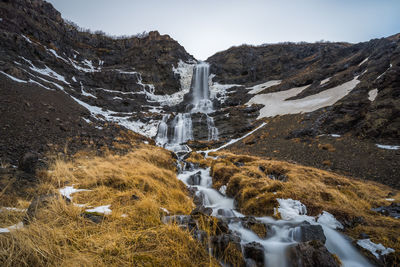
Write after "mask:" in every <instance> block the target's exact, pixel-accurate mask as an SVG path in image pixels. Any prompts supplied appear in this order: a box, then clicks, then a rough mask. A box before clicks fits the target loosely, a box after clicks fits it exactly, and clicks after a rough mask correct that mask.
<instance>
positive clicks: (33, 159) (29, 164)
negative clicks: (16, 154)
mask: <svg viewBox="0 0 400 267" xmlns="http://www.w3.org/2000/svg"><path fill="white" fill-rule="evenodd" d="M38 160H39V157H38V155H37V154H36V153H32V152H27V153H25V154H24V155H23V156H22V157H21V158H20V159H19V161H18V168H19V169H20V170H22V171H24V172H26V173H30V174H34V173H35V170H36V165H37V163H38Z"/></svg>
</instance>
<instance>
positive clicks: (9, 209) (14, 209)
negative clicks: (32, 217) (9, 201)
mask: <svg viewBox="0 0 400 267" xmlns="http://www.w3.org/2000/svg"><path fill="white" fill-rule="evenodd" d="M2 211H15V212H26V211H27V209H19V208H14V207H2V208H0V212H2Z"/></svg>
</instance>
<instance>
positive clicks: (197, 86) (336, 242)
mask: <svg viewBox="0 0 400 267" xmlns="http://www.w3.org/2000/svg"><path fill="white" fill-rule="evenodd" d="M208 78H209V66H208V64H206V63H200V64H198V65H196V67H195V69H194V77H193V83H192V88H191V93H192V102H191V103H190V104H189V105H188V107H190V108H189V109H187V110H190V111H189V112H188V113H179V114H177V115H175V117H174V118H173V119H172V120H171V119H170V116H169V115H165V116H164V117H163V120H162V122H161V123H160V125H159V128H158V134H157V139H156V140H157V143H158V144H160V145H163V146H164V147H166V148H167V149H170V150H172V151H174V152H176V153H177V152H188V151H190V148H189V147H188V146H187V145H185V144H184V143H185V142H187V141H188V140H192V139H193V126H192V119H191V116H192V114H194V113H202V114H205V115H206V116H207V127H208V139H209V140H215V139H218V129H217V128H216V127H215V125H214V120H213V118H212V117H210V116H209V115H208V114H209V113H211V112H213V105H212V101H211V100H210V99H209V94H210V92H209V88H208ZM264 125H265V123H263V124H261V125H260V126H259V127H257V128H256V129H254V130H253V131H251V132H250V133H248V134H246V135H245V136H243V137H242V138H245V137H247V136H248V135H250V134H252V133H253V132H254V131H257V130H258V129H259V128H261V127H263V126H264ZM169 132H170V135H171V136H169V134H168V133H169ZM172 133H173V136H172ZM242 138H238V139H234V140H231V141H230V142H228V143H227V144H225V145H223V146H221V147H219V148H217V149H214V150H209V151H204V152H205V154H206V156H207V154H208V153H209V152H211V151H217V150H219V149H222V148H224V147H226V146H228V145H230V144H233V143H235V142H237V141H239V140H241V139H242ZM179 158H180V160H179V161H180V163H181V162H182V161H181V159H182V157H179ZM183 163H184V164H189V163H185V162H183ZM178 166H179V168H178V169H180V164H178ZM185 169H186V167H184V170H185ZM198 172H200V179H199V181H197V184H195V185H193V182H194V180H197V179H191V182H190V183H189V179H190V177H191V176H192V175H195V174H197V173H198ZM178 178H179V179H180V180H181V181H183V182H184V183H185V184H186V185H187V186H188V187H192V188H195V189H196V194H197V196H199V197H201V199H202V202H203V203H202V204H203V206H205V207H208V208H212V215H213V216H216V217H220V218H223V219H226V220H228V221H229V223H228V226H229V229H230V230H231V231H233V232H234V233H235V234H237V235H238V236H240V238H241V244H242V245H245V244H247V243H249V242H258V243H260V244H261V245H262V247H263V248H264V258H265V266H268V267H281V266H282V267H285V266H287V265H288V263H287V256H286V250H287V248H288V247H289V246H291V245H294V244H296V243H298V240H299V236H300V234H301V233H300V231H301V230H300V227H298V226H299V225H300V224H301V223H303V222H304V221H307V222H309V223H311V224H316V225H321V226H322V227H323V231H324V233H325V236H326V239H327V241H326V247H327V249H328V250H329V251H330V252H331V253H334V254H336V255H338V257H339V258H340V259H341V260H342V263H343V266H345V267H353V266H354V267H356V266H370V264H369V263H368V262H367V261H366V260H365V259H364V258H363V257H362V256H361V255H360V254H359V253H358V251H357V250H356V249H355V248H354V247H353V246H352V245H351V243H350V241H348V240H346V239H345V238H344V237H343V236H342V235H341V234H340V233H339V232H337V231H335V230H334V229H332V228H336V227H338V226H340V223H339V222H337V221H336V220H335V219H334V217H333V216H331V215H330V214H329V213H323V214H322V215H320V216H319V217H318V220H317V219H316V218H314V217H311V216H307V215H306V213H307V209H306V207H305V206H304V205H303V204H301V203H300V202H299V201H296V200H291V199H288V200H284V199H282V200H280V202H279V203H280V207H279V209H278V210H279V212H280V213H281V216H282V218H283V219H282V220H275V219H274V218H272V217H260V218H256V219H257V220H258V221H259V222H260V223H264V224H266V225H268V226H269V227H270V228H269V231H268V236H267V238H260V237H259V236H258V235H256V234H255V233H254V232H252V231H251V230H249V229H246V228H245V227H243V225H242V223H241V221H240V218H242V217H245V216H244V215H243V214H241V213H240V212H238V211H237V210H236V209H235V203H234V199H232V198H229V197H226V196H225V195H224V194H222V193H220V192H219V191H217V190H215V189H213V188H212V177H211V176H210V169H209V168H207V169H201V168H194V169H193V168H192V169H191V170H189V171H181V172H180V173H179V174H178ZM190 184H192V185H190ZM225 190H226V189H225ZM222 191H223V192H224V190H222Z"/></svg>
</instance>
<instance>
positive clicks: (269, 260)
mask: <svg viewBox="0 0 400 267" xmlns="http://www.w3.org/2000/svg"><path fill="white" fill-rule="evenodd" d="M199 171H200V176H201V179H200V182H199V183H198V184H197V185H189V183H188V180H189V178H190V176H191V175H193V174H196V173H197V172H199ZM178 178H179V179H180V180H181V181H183V182H184V183H185V184H186V185H187V186H189V187H194V188H196V189H197V191H196V194H197V195H198V196H202V197H203V205H204V206H205V207H209V208H212V209H213V212H212V215H213V216H217V217H222V218H226V219H231V220H230V221H231V222H230V223H229V224H228V225H229V229H230V230H232V231H233V232H235V233H236V234H238V235H239V236H240V238H241V244H242V245H245V244H247V243H250V242H258V243H260V244H261V245H262V246H263V248H264V257H265V266H268V267H285V266H287V265H288V263H287V259H286V249H287V248H288V247H289V246H291V245H294V244H296V243H298V240H299V236H300V231H301V230H300V227H298V225H299V224H301V223H303V222H304V221H307V222H309V223H310V224H314V225H321V226H322V229H323V231H324V234H325V236H326V243H325V246H326V248H327V249H328V250H329V252H331V253H333V254H336V255H337V256H338V257H339V258H340V259H341V261H342V264H343V265H342V266H344V267H358V266H360V267H361V266H365V267H367V266H371V264H370V263H369V262H368V261H367V260H366V259H365V258H364V257H363V256H362V255H361V254H360V253H359V252H358V251H357V250H356V249H355V248H354V247H353V245H352V244H351V242H350V241H349V240H348V239H346V237H344V236H343V235H342V234H341V233H339V232H337V231H336V230H335V229H336V228H341V227H342V226H341V224H340V223H339V222H338V221H337V220H336V219H335V218H334V217H333V216H332V215H331V214H329V213H327V212H324V213H322V214H321V215H319V216H318V217H317V218H315V217H312V216H307V215H306V214H307V208H306V206H304V205H303V204H302V203H301V202H299V201H297V200H291V199H279V203H280V207H279V208H278V210H279V212H280V213H281V216H282V218H283V219H282V220H275V219H274V218H272V217H258V218H256V219H257V220H258V221H259V222H261V223H264V224H266V225H269V226H270V230H269V231H268V236H267V238H260V237H259V236H258V235H256V234H255V233H254V232H252V231H251V230H249V229H246V228H244V227H243V226H242V224H241V222H240V221H239V220H232V218H240V217H244V215H243V214H241V213H240V212H238V211H236V210H235V205H234V200H233V199H231V198H228V197H226V196H224V195H223V194H221V193H220V192H218V191H217V190H215V189H213V188H212V177H211V176H210V169H209V168H207V169H194V170H191V171H183V172H181V173H180V174H179V175H178Z"/></svg>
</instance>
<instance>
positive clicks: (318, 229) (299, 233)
mask: <svg viewBox="0 0 400 267" xmlns="http://www.w3.org/2000/svg"><path fill="white" fill-rule="evenodd" d="M294 231H295V234H294V238H295V240H296V241H298V242H307V241H312V240H318V241H320V242H321V243H322V244H325V241H326V237H325V234H324V230H323V229H322V226H321V225H312V224H310V223H309V222H306V221H304V222H302V223H301V225H299V226H297V227H296V229H295V230H294Z"/></svg>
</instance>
